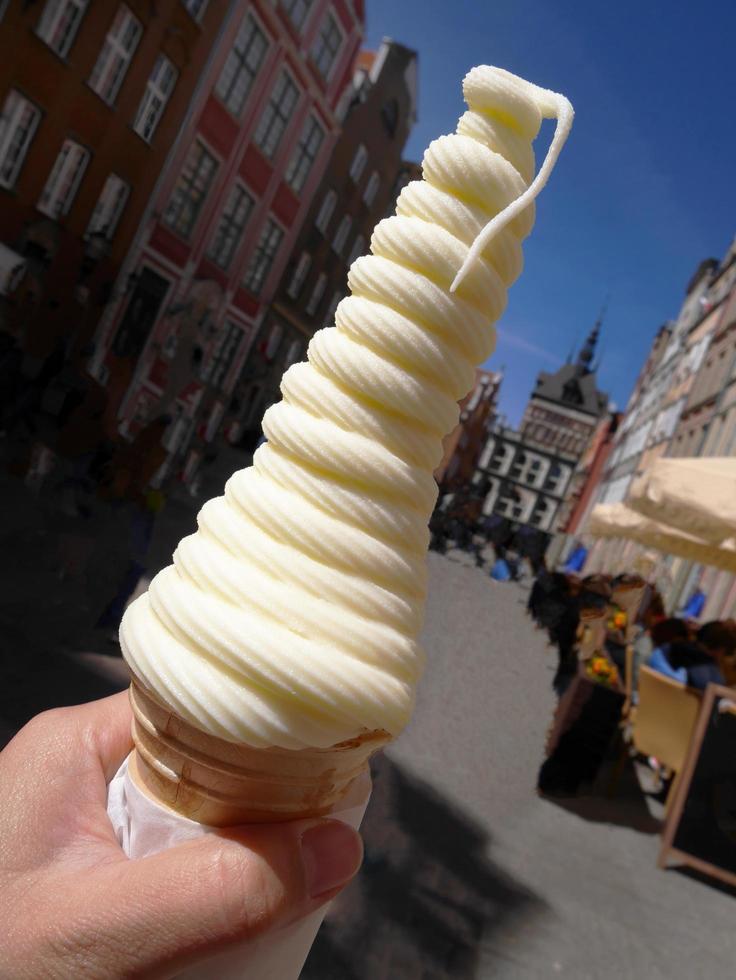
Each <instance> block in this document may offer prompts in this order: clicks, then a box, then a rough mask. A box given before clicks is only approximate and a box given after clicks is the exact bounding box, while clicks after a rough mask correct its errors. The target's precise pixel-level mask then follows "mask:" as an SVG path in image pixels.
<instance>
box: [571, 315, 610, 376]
mask: <svg viewBox="0 0 736 980" xmlns="http://www.w3.org/2000/svg"><path fill="white" fill-rule="evenodd" d="M607 309H608V296H606V298H605V300H604V301H603V306H601V311H600V313H599V314H598V319H597V320H596V321H595V324H594V325H593V329H592V330H591V331H590V333H589V334H588V339H587V340H586V341H585V343H584V344H583V346H582V347H581V348H580V353H579V354H578V360H577V365H576V366H577V368H578V372H579V373H580V374H590V373H591V372H592V371H593V370H594V368H593V361H594V359H595V349H596V346H597V344H598V338H599V337H600V333H601V327H602V326H603V318H604V316H605V315H606V310H607Z"/></svg>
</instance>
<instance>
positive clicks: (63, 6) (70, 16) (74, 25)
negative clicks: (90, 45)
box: [36, 0, 87, 58]
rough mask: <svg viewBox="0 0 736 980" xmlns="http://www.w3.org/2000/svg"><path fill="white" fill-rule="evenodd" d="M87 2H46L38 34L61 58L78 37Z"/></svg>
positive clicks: (78, 0)
mask: <svg viewBox="0 0 736 980" xmlns="http://www.w3.org/2000/svg"><path fill="white" fill-rule="evenodd" d="M86 6H87V0H46V6H45V7H44V8H43V13H42V14H41V20H40V21H39V22H38V27H37V28H36V33H37V34H38V36H39V37H40V38H41V40H42V41H45V42H46V44H48V46H49V47H50V48H51V49H52V50H53V51H55V52H56V53H57V54H58V55H59V56H60V57H61V58H66V56H67V54H69V49H70V48H71V46H72V44H73V43H74V38H75V37H76V36H77V31H78V30H79V25H80V24H81V22H82V17H83V16H84V9H85V7H86Z"/></svg>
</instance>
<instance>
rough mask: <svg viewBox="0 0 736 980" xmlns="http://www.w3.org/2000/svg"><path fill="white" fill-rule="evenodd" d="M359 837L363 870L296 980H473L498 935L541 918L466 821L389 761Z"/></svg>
mask: <svg viewBox="0 0 736 980" xmlns="http://www.w3.org/2000/svg"><path fill="white" fill-rule="evenodd" d="M362 833H363V838H364V841H365V849H366V855H365V863H364V866H363V869H362V871H361V873H360V875H359V877H358V879H357V881H356V882H354V884H353V885H352V886H351V887H350V888H349V889H347V891H346V892H345V893H344V894H343V895H342V896H340V898H339V899H338V900H337V901H336V902H335V903H334V905H333V907H332V909H331V910H330V912H329V914H328V917H327V919H326V921H325V924H324V926H323V927H322V929H321V931H320V933H319V935H318V937H317V940H316V942H315V944H314V946H313V947H312V952H311V953H310V956H309V959H308V960H307V963H306V965H305V967H304V971H303V972H302V980H389V978H396V977H402V978H403V977H406V978H410V977H417V978H419V977H422V978H432V980H435V978H437V980H441V978H448V980H449V978H452V980H465V978H468V980H470V978H471V977H476V976H477V975H478V972H477V971H478V966H479V961H480V955H481V949H482V947H483V946H484V945H485V944H487V943H488V942H489V940H490V937H491V935H492V934H493V933H494V932H495V931H499V930H502V929H503V930H504V932H506V933H507V934H508V932H509V930H513V928H514V925H515V923H516V922H520V921H521V919H522V917H523V920H524V922H525V924H527V925H528V920H529V916H533V915H540V914H543V913H544V912H545V911H546V908H547V907H546V905H545V904H544V902H543V901H541V900H540V899H539V898H538V897H537V896H535V895H534V894H533V893H531V892H530V891H529V890H528V889H526V888H525V887H523V886H522V885H520V884H519V883H517V882H515V881H514V880H513V879H512V878H511V877H510V876H509V875H508V874H507V873H506V872H504V871H503V870H501V869H500V868H499V867H497V866H496V865H495V864H494V863H493V861H491V860H489V858H488V849H489V845H490V839H489V837H488V834H487V833H486V832H485V831H484V830H483V829H481V828H480V827H479V826H478V825H477V824H476V823H475V822H474V821H473V820H472V818H470V817H469V816H468V815H467V814H464V813H463V812H462V811H461V810H459V809H458V807H457V806H456V805H455V804H454V803H452V802H451V801H450V800H448V799H447V798H444V797H442V796H440V795H439V794H438V793H437V792H436V790H434V789H433V788H432V787H431V786H429V785H427V784H426V783H423V782H421V781H419V780H418V779H416V778H414V777H413V776H411V775H409V774H408V773H407V772H406V771H405V770H403V769H402V768H400V767H399V766H397V765H396V763H395V762H393V761H392V760H390V759H389V758H387V757H386V756H384V757H382V758H380V759H379V760H378V762H377V763H376V765H375V767H374V790H373V798H372V800H371V804H370V808H369V810H368V814H367V816H366V819H365V821H364V823H363V827H362ZM368 924H370V928H368Z"/></svg>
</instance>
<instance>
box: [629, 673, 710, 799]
mask: <svg viewBox="0 0 736 980" xmlns="http://www.w3.org/2000/svg"><path fill="white" fill-rule="evenodd" d="M702 700H703V696H702V694H701V692H700V691H696V690H694V689H693V688H691V687H686V686H685V685H684V684H680V683H678V682H677V681H674V680H671V679H670V678H669V677H665V676H664V675H663V674H660V673H658V672H657V671H655V670H652V669H651V668H649V667H641V668H640V670H639V704H638V706H637V710H636V713H635V714H634V716H633V724H632V729H631V737H632V742H633V745H634V748H635V749H636V751H637V752H639V753H641V754H642V755H644V756H654V757H655V758H656V759H657V761H658V762H659V763H660V764H661V765H663V766H666V767H667V768H668V769H671V770H672V771H673V772H674V773H675V778H674V779H673V780H672V785H671V786H670V790H669V793H668V794H667V802H666V803H665V809H668V808H669V804H670V802H671V800H672V799H673V797H674V788H675V784H676V782H677V779H678V776H679V774H680V772H681V771H682V767H683V764H684V762H685V758H686V757H687V750H688V747H689V745H690V739H691V737H692V734H693V730H694V729H695V723H696V721H697V718H698V713H699V712H700V705H701V702H702Z"/></svg>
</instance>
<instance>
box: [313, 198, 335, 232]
mask: <svg viewBox="0 0 736 980" xmlns="http://www.w3.org/2000/svg"><path fill="white" fill-rule="evenodd" d="M336 204H337V194H336V193H335V191H327V193H326V194H325V196H324V198H323V199H322V204H321V205H320V209H319V211H318V212H317V217H316V218H315V219H314V223H315V225H316V227H317V230H318V231H321V232H322V234H323V235H324V234H325V233H326V231H327V226H328V225H329V223H330V219H331V218H332V215H333V212H334V210H335V205H336Z"/></svg>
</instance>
